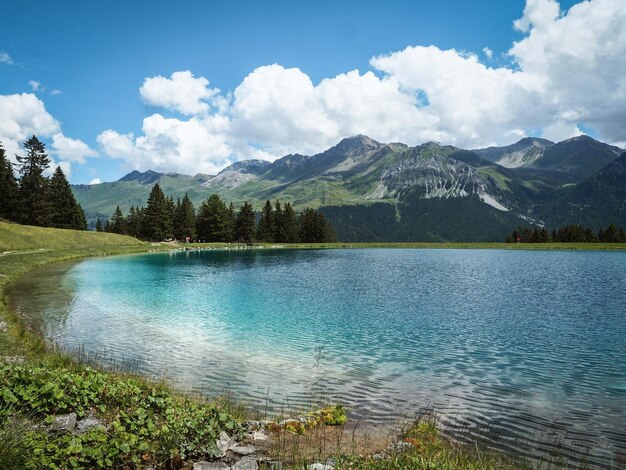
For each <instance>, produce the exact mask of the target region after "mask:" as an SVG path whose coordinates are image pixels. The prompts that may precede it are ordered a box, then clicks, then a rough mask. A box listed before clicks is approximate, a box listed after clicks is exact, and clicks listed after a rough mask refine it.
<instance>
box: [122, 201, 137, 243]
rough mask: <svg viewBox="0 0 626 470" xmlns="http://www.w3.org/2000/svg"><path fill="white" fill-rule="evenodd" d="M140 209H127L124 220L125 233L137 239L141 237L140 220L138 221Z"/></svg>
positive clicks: (131, 207) (133, 207)
mask: <svg viewBox="0 0 626 470" xmlns="http://www.w3.org/2000/svg"><path fill="white" fill-rule="evenodd" d="M140 214H141V212H140V209H139V208H137V209H135V206H130V209H128V215H127V216H126V219H125V225H126V233H127V234H128V235H130V236H131V237H135V238H139V237H141V220H140Z"/></svg>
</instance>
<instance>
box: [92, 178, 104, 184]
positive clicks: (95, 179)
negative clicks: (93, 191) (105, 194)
mask: <svg viewBox="0 0 626 470" xmlns="http://www.w3.org/2000/svg"><path fill="white" fill-rule="evenodd" d="M89 184H102V181H100V178H94V179H92V180H91V181H90V182H89Z"/></svg>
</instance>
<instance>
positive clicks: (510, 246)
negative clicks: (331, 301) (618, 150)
mask: <svg viewBox="0 0 626 470" xmlns="http://www.w3.org/2000/svg"><path fill="white" fill-rule="evenodd" d="M189 246H191V247H197V248H204V247H206V248H216V247H221V246H224V245H223V244H221V243H191V244H190V245H189ZM255 246H257V247H262V248H276V249H338V248H347V249H359V248H414V249H448V250H450V249H456V250H570V251H571V250H602V251H607V250H609V251H626V243H475V242H463V243H461V242H459V243H452V242H445V243H426V242H363V243H346V242H335V243H259V244H257V245H255Z"/></svg>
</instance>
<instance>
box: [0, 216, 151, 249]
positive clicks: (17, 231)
mask: <svg viewBox="0 0 626 470" xmlns="http://www.w3.org/2000/svg"><path fill="white" fill-rule="evenodd" d="M146 245H147V244H146V243H145V242H141V241H139V240H137V239H136V238H133V237H127V236H125V235H117V234H114V233H98V232H87V231H81V230H65V229H57V228H44V227H32V226H29V225H19V224H13V223H9V222H2V221H0V253H1V252H5V251H20V250H41V249H44V250H59V249H63V250H71V249H89V248H106V247H120V246H123V247H138V248H139V247H141V246H146Z"/></svg>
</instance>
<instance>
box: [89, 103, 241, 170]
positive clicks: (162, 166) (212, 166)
mask: <svg viewBox="0 0 626 470" xmlns="http://www.w3.org/2000/svg"><path fill="white" fill-rule="evenodd" d="M226 125H227V119H226V118H223V117H220V116H209V117H207V118H198V117H193V118H191V119H190V120H188V121H181V120H178V119H166V118H164V117H163V116H161V115H160V114H153V115H152V116H149V117H147V118H145V119H144V121H143V135H142V136H140V137H135V136H134V135H133V134H125V135H124V134H119V133H118V132H116V131H114V130H111V129H109V130H106V131H104V132H102V133H101V134H100V135H99V136H98V138H97V141H98V143H99V144H100V145H101V147H102V149H103V151H104V153H106V154H107V155H109V156H111V157H114V158H122V159H124V160H126V161H127V162H129V164H130V166H132V167H133V168H138V169H143V170H148V169H152V170H157V171H180V172H187V173H190V172H191V173H195V172H202V173H215V172H217V171H219V170H220V169H222V168H224V167H225V166H227V165H229V164H230V163H231V161H230V160H229V157H230V155H231V149H230V147H229V146H228V145H227V144H226V142H225V138H224V126H226Z"/></svg>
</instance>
